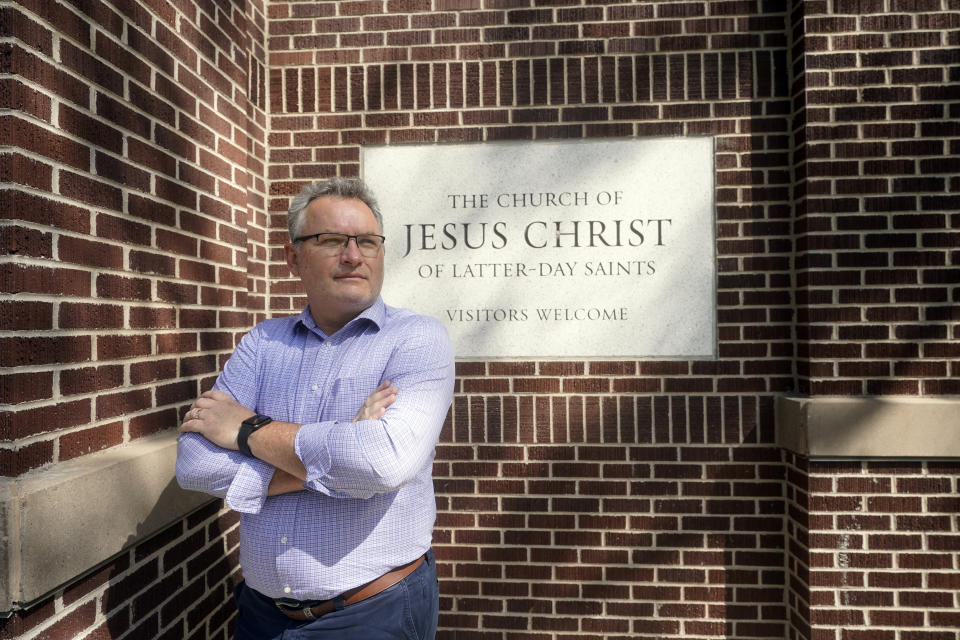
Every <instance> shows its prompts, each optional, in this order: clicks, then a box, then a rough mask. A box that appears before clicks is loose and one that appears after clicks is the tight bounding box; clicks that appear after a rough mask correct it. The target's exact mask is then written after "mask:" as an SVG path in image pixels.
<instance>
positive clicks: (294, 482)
mask: <svg viewBox="0 0 960 640" xmlns="http://www.w3.org/2000/svg"><path fill="white" fill-rule="evenodd" d="M303 490H304V489H303V480H302V479H300V478H297V477H296V476H292V475H290V474H289V473H287V472H286V471H284V470H283V469H275V470H274V472H273V477H272V478H271V479H270V486H269V487H268V488H267V495H268V496H279V495H281V494H284V493H293V492H295V491H303Z"/></svg>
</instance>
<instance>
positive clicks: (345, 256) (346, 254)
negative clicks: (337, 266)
mask: <svg viewBox="0 0 960 640" xmlns="http://www.w3.org/2000/svg"><path fill="white" fill-rule="evenodd" d="M362 259H363V255H361V253H360V245H358V244H357V239H356V238H347V246H345V247H344V248H343V250H342V251H340V260H341V261H342V262H349V263H351V264H355V263H357V262H360V261H361V260H362Z"/></svg>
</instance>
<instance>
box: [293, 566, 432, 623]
mask: <svg viewBox="0 0 960 640" xmlns="http://www.w3.org/2000/svg"><path fill="white" fill-rule="evenodd" d="M423 558H424V556H420V557H419V558H417V559H416V560H414V561H413V562H408V563H407V564H405V565H403V566H402V567H397V568H396V569H394V570H393V571H388V572H387V573H385V574H383V575H382V576H380V577H379V578H377V579H376V580H373V581H372V582H368V583H367V584H363V585H360V586H359V587H356V588H353V589H350V590H349V591H344V592H343V593H342V594H341V595H340V598H343V605H344V606H348V605H351V604H357V603H358V602H360V601H362V600H366V599H367V598H371V597H373V596H375V595H377V594H378V593H380V592H381V591H385V590H386V589H389V588H390V587H392V586H393V585H395V584H397V583H398V582H400V581H401V580H403V579H404V578H406V577H407V576H408V575H410V574H411V573H413V572H414V571H416V569H417V567H419V566H420V565H421V564H423ZM338 599H339V598H333V599H331V600H324V601H323V602H321V603H320V604H317V605H314V606H312V607H302V608H296V607H291V606H290V605H289V604H286V603H284V602H281V601H279V600H275V601H274V604H276V605H277V608H278V609H280V611H282V612H283V614H284V615H286V616H287V617H288V618H290V619H291V620H299V621H300V622H305V621H307V620H316V619H317V618H319V617H320V616H322V615H325V614H327V613H330V612H331V611H333V610H334V609H336V607H337V604H336V603H337V600H338Z"/></svg>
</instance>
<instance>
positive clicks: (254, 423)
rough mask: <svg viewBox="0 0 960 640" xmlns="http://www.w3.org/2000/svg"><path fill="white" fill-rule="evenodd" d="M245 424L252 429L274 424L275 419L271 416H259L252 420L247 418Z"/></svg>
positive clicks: (253, 417)
mask: <svg viewBox="0 0 960 640" xmlns="http://www.w3.org/2000/svg"><path fill="white" fill-rule="evenodd" d="M243 422H244V424H248V425H250V426H251V427H262V426H263V425H265V424H267V423H268V422H273V418H270V417H269V416H261V415H257V416H252V417H250V418H247V419H246V420H244V421H243Z"/></svg>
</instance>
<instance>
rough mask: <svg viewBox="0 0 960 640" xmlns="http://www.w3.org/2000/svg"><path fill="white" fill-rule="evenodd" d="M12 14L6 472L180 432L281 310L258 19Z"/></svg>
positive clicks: (5, 177) (187, 13)
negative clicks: (269, 275)
mask: <svg viewBox="0 0 960 640" xmlns="http://www.w3.org/2000/svg"><path fill="white" fill-rule="evenodd" d="M245 7H246V11H247V13H244V10H243V9H239V8H237V7H234V6H231V5H224V6H217V5H213V4H207V3H190V2H187V3H180V6H176V7H175V6H173V5H171V4H170V3H167V2H145V3H128V2H115V3H105V2H101V1H100V0H94V1H93V2H83V3H79V4H78V5H74V4H71V3H69V2H54V1H35V0H23V1H22V2H19V3H17V4H14V5H7V6H4V7H2V8H0V12H2V20H0V23H2V29H3V30H4V33H3V35H4V36H12V37H11V38H7V39H6V40H5V41H4V43H3V44H0V51H2V56H0V64H2V65H3V66H2V73H3V74H5V75H4V76H3V78H2V79H0V85H2V87H3V90H2V92H0V96H2V98H0V99H2V100H3V104H2V106H3V107H5V108H7V109H8V111H6V112H5V113H4V114H3V115H0V131H2V135H3V140H4V144H8V145H10V146H9V147H8V148H6V149H5V152H4V153H3V154H2V155H0V181H2V183H3V187H2V191H3V193H2V197H0V202H2V203H3V204H2V206H3V218H4V220H5V223H4V225H3V226H2V228H0V229H2V231H0V236H2V242H3V247H4V249H5V256H6V259H5V260H4V261H3V264H2V266H0V269H2V271H0V273H2V279H0V281H2V285H3V290H2V292H3V294H4V296H3V299H2V300H0V330H2V331H3V337H0V366H2V367H4V370H3V378H2V380H3V382H2V390H3V403H4V407H5V409H4V410H3V411H2V412H0V433H2V439H3V443H2V446H0V475H5V476H17V475H20V474H23V473H24V472H27V471H29V470H31V469H35V468H38V467H43V466H45V465H50V464H55V463H57V462H62V461H66V460H70V459H73V458H76V457H77V456H81V455H85V454H88V453H92V452H95V451H98V450H101V449H104V448H107V447H113V446H116V445H120V444H122V443H125V442H129V441H131V440H135V439H137V438H141V437H143V436H146V435H150V434H153V433H156V432H158V431H160V430H163V429H168V428H169V427H170V426H171V425H173V424H175V423H176V422H177V420H178V411H179V410H182V408H183V406H184V404H185V403H188V402H189V399H190V398H193V397H195V396H196V394H197V393H198V392H199V390H200V388H201V385H202V384H203V383H204V381H205V380H206V379H207V378H209V377H210V376H213V375H215V373H216V371H217V370H218V365H219V360H220V359H222V357H224V356H225V355H227V354H229V353H230V350H231V348H232V346H233V344H234V341H235V339H236V338H237V336H238V335H240V334H242V333H243V332H244V331H246V330H247V329H248V328H249V326H250V324H251V322H253V321H255V320H256V319H257V318H260V317H263V316H264V312H265V309H266V299H267V282H268V281H267V279H266V271H267V269H266V259H267V251H266V246H265V244H264V243H265V240H266V226H267V218H266V214H265V200H264V197H265V192H266V183H265V180H264V160H265V153H266V149H265V146H264V143H265V137H266V131H265V128H264V127H265V124H266V120H265V115H264V107H265V94H266V92H265V89H264V81H265V73H264V63H265V60H264V54H263V50H262V47H261V46H252V44H253V43H254V42H256V43H260V42H262V40H263V32H262V29H263V24H264V19H263V10H262V8H258V7H257V5H256V4H255V3H247V4H246V5H245Z"/></svg>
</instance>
